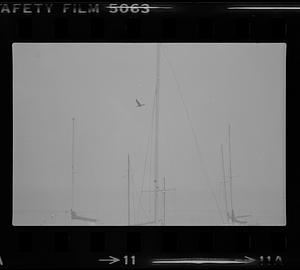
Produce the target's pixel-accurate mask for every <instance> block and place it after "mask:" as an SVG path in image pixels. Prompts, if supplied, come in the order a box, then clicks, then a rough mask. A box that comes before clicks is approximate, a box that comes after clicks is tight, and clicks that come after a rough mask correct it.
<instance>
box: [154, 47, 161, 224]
mask: <svg viewBox="0 0 300 270" xmlns="http://www.w3.org/2000/svg"><path fill="white" fill-rule="evenodd" d="M159 87H160V44H159V43H158V44H157V55H156V85H155V149H154V222H155V224H157V221H158V191H159V183H158V181H159Z"/></svg>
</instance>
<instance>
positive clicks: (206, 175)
mask: <svg viewBox="0 0 300 270" xmlns="http://www.w3.org/2000/svg"><path fill="white" fill-rule="evenodd" d="M162 52H163V55H164V57H165V59H166V62H167V63H168V65H169V67H170V69H171V73H172V75H173V77H174V80H175V83H176V86H177V87H176V89H177V92H178V93H179V96H180V98H181V102H182V104H183V107H184V110H185V113H186V116H187V119H188V122H189V124H190V128H191V130H192V134H193V137H194V140H195V144H196V149H197V153H198V157H199V159H200V164H201V167H202V171H203V174H204V176H205V179H206V181H207V184H208V186H209V189H210V192H211V194H212V196H213V198H214V200H215V203H216V206H217V209H218V212H219V215H220V217H221V220H222V222H223V223H224V218H223V215H222V211H221V208H220V206H219V203H218V200H217V197H216V195H215V193H214V191H213V189H212V187H211V183H210V177H209V175H208V173H207V171H206V169H205V167H204V165H203V164H204V162H203V159H202V155H201V151H200V146H199V143H198V140H197V136H196V132H195V129H194V127H193V124H192V120H191V118H190V115H189V111H188V109H187V106H186V104H185V101H184V99H183V95H182V92H181V91H180V84H179V82H178V80H177V77H176V73H175V70H174V68H173V66H172V64H171V62H170V61H169V59H168V57H167V55H166V53H165V51H164V49H163V48H162Z"/></svg>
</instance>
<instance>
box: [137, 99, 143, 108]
mask: <svg viewBox="0 0 300 270" xmlns="http://www.w3.org/2000/svg"><path fill="white" fill-rule="evenodd" d="M135 101H136V104H137V105H136V106H137V107H142V106H145V104H142V103H140V102H139V101H138V100H137V99H136V100H135Z"/></svg>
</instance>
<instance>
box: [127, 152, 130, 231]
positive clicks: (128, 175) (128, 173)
mask: <svg viewBox="0 0 300 270" xmlns="http://www.w3.org/2000/svg"><path fill="white" fill-rule="evenodd" d="M127 161H128V171H127V177H128V225H130V158H129V154H128V160H127Z"/></svg>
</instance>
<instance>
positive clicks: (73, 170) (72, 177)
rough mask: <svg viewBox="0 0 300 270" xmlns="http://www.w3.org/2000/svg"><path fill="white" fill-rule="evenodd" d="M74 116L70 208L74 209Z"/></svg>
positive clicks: (73, 120) (73, 121)
mask: <svg viewBox="0 0 300 270" xmlns="http://www.w3.org/2000/svg"><path fill="white" fill-rule="evenodd" d="M74 148H75V118H74V117H73V118H72V210H74V178H75V170H74V155H75V151H74V150H75V149H74Z"/></svg>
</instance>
